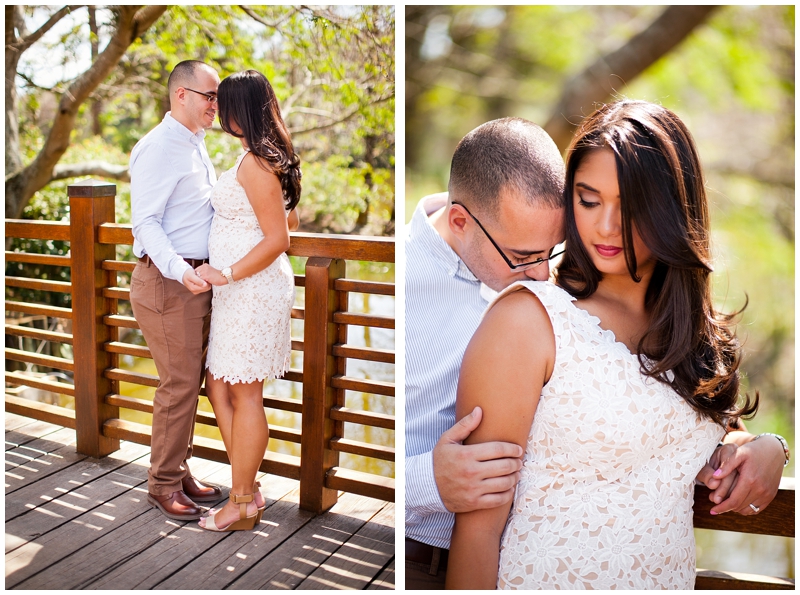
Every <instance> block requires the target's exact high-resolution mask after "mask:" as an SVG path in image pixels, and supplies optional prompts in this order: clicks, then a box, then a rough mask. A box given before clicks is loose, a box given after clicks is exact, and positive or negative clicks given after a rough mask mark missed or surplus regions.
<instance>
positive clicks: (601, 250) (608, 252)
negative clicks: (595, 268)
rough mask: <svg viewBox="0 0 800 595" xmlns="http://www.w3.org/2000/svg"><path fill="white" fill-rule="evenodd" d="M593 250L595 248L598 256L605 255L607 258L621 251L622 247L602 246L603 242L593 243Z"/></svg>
mask: <svg viewBox="0 0 800 595" xmlns="http://www.w3.org/2000/svg"><path fill="white" fill-rule="evenodd" d="M594 248H595V250H597V252H598V254H600V256H605V257H607V258H611V257H612V256H616V255H617V254H619V253H620V252H622V248H618V247H617V246H604V245H603V244H595V245H594Z"/></svg>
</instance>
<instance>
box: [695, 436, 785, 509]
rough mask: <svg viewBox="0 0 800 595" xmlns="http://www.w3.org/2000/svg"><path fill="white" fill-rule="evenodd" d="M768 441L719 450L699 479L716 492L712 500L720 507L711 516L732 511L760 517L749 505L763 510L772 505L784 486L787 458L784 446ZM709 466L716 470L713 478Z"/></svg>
mask: <svg viewBox="0 0 800 595" xmlns="http://www.w3.org/2000/svg"><path fill="white" fill-rule="evenodd" d="M768 438H769V436H764V437H763V438H759V439H758V440H755V441H752V440H751V441H750V442H747V443H746V444H743V445H741V446H737V445H736V444H725V445H724V446H721V447H720V448H718V449H717V450H716V452H715V453H714V455H713V456H712V457H711V460H710V461H709V464H708V465H706V467H704V468H703V471H701V472H700V475H698V479H700V481H704V483H706V485H707V486H708V487H709V488H710V489H712V490H713V492H712V493H711V496H710V498H711V501H712V502H716V504H717V505H716V506H714V508H712V509H711V514H722V513H723V512H729V511H731V510H733V511H735V512H738V513H739V514H744V515H751V514H757V513H756V512H755V511H754V510H753V509H752V508H751V507H750V504H753V505H755V506H756V507H758V508H759V510H764V508H766V507H767V505H768V504H769V503H770V502H772V500H773V499H774V498H775V495H776V494H777V493H778V487H779V486H780V483H781V475H782V474H783V463H784V460H785V456H784V454H783V447H782V446H781V443H780V442H779V441H778V440H775V439H774V438H773V439H771V440H769V439H768ZM773 442H774V444H772V443H773ZM709 466H710V467H711V468H715V469H716V471H714V472H713V474H711V475H710V477H709V473H708V470H709ZM704 478H705V479H704ZM717 482H718V483H717ZM725 498H727V499H725Z"/></svg>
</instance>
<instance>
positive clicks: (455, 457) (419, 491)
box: [406, 407, 522, 522]
mask: <svg viewBox="0 0 800 595" xmlns="http://www.w3.org/2000/svg"><path fill="white" fill-rule="evenodd" d="M482 416H483V412H482V411H481V409H480V407H476V408H475V410H473V411H472V413H470V414H469V415H467V416H465V417H464V418H463V419H461V420H460V421H458V422H457V423H456V424H455V425H454V426H453V427H452V428H450V429H449V430H447V431H446V432H445V433H444V434H442V437H441V438H440V439H439V442H438V443H437V444H436V446H435V447H434V449H433V451H431V452H426V453H423V454H420V455H416V456H411V457H406V477H407V478H408V481H407V482H406V514H407V515H408V516H409V518H410V519H412V522H413V519H414V518H422V517H425V516H427V515H430V514H435V513H440V512H469V511H472V510H478V509H481V508H494V507H496V506H500V505H502V504H506V503H508V502H510V501H511V499H512V498H513V497H514V486H515V485H516V484H517V481H519V470H520V469H521V468H522V461H521V460H520V458H519V457H521V456H522V449H521V448H520V447H519V445H517V444H512V443H510V442H487V443H483V444H474V445H464V444H461V442H462V441H463V440H466V439H467V437H469V435H470V434H471V433H472V432H473V431H475V429H476V428H477V427H478V425H479V424H480V422H481V419H482Z"/></svg>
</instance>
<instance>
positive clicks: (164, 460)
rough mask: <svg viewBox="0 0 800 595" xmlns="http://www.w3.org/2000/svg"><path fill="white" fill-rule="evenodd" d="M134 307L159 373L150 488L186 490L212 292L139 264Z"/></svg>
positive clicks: (133, 288) (133, 291) (163, 492)
mask: <svg viewBox="0 0 800 595" xmlns="http://www.w3.org/2000/svg"><path fill="white" fill-rule="evenodd" d="M131 307H132V308H133V315H134V316H135V317H136V321H137V322H138V323H139V327H140V328H141V329H142V334H143V335H144V338H145V341H147V346H148V347H149V348H150V353H151V354H152V356H153V361H154V362H155V365H156V370H158V376H159V383H158V388H157V389H156V394H155V398H154V400H153V430H152V440H151V442H150V470H149V472H148V481H147V490H148V491H149V492H150V493H151V494H154V495H159V496H160V495H166V494H171V493H172V492H176V491H178V490H181V489H182V488H181V480H182V479H183V478H184V477H185V476H187V475H189V467H188V464H187V463H186V461H187V459H189V458H190V457H191V456H192V438H193V434H194V419H195V415H196V413H197V402H198V392H199V390H200V385H201V383H202V378H203V371H204V367H205V356H206V348H207V346H208V331H209V328H210V325H211V292H210V291H207V292H205V293H201V294H199V295H194V294H193V293H192V292H190V291H189V290H188V289H186V287H184V285H183V284H182V283H180V282H179V281H174V280H172V279H167V278H165V277H164V276H163V275H162V274H161V272H160V271H159V270H158V268H157V267H156V266H155V265H154V264H152V262H150V263H147V264H145V263H143V262H139V263H137V264H136V269H135V270H134V271H133V275H132V277H131Z"/></svg>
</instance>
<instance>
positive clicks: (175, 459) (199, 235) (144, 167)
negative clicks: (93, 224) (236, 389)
mask: <svg viewBox="0 0 800 595" xmlns="http://www.w3.org/2000/svg"><path fill="white" fill-rule="evenodd" d="M218 86H219V76H218V75H217V73H216V72H215V71H214V70H213V69H212V68H211V67H210V66H208V65H207V64H204V63H203V62H199V61H196V60H187V61H184V62H181V63H179V64H178V65H176V66H175V68H174V70H173V71H172V73H171V74H170V78H169V83H168V90H169V94H170V112H168V113H167V115H166V116H164V120H163V121H162V122H161V124H159V125H158V126H156V127H155V128H154V129H153V130H151V131H150V132H149V133H148V134H147V135H145V136H144V138H142V139H141V140H140V141H139V142H138V143H137V144H136V146H135V147H134V148H133V151H132V153H131V164H130V172H131V212H132V220H133V237H134V243H133V251H134V253H135V254H136V256H137V257H139V262H138V263H137V265H136V269H135V270H134V272H133V275H132V277H131V306H132V308H133V314H134V316H135V317H136V320H137V322H138V323H139V327H140V328H141V330H142V334H143V335H144V338H145V340H146V341H147V346H148V348H149V349H150V352H151V354H152V356H153V361H154V362H155V364H156V369H157V370H158V376H159V385H158V388H157V389H156V393H155V397H154V400H153V427H152V438H151V453H150V470H149V472H148V482H147V491H148V497H147V500H148V502H149V503H150V504H151V505H152V506H154V507H156V508H158V509H159V510H161V512H163V513H164V514H165V515H166V516H168V517H170V518H174V519H177V520H189V519H197V518H199V517H200V515H201V512H202V511H201V509H200V508H199V507H198V506H197V505H196V504H195V502H211V501H215V500H217V499H219V498H220V497H221V490H220V489H219V488H218V487H212V486H207V485H205V484H202V483H200V482H198V481H197V480H195V479H194V478H193V477H192V475H191V472H190V471H189V466H188V463H187V460H188V459H189V458H190V457H191V454H192V436H193V433H194V419H195V414H196V411H197V401H198V391H199V389H200V384H201V379H202V373H203V360H204V357H205V349H206V345H207V343H208V331H209V325H210V318H211V292H210V291H209V290H210V289H211V286H210V285H209V284H208V283H206V282H205V281H203V280H202V279H201V278H200V277H199V276H197V274H196V273H195V271H194V269H195V267H198V266H200V265H201V264H203V263H205V262H208V232H209V229H210V227H211V219H212V217H213V215H214V210H213V208H212V207H211V200H210V198H211V191H212V189H213V187H214V184H215V182H216V181H217V177H216V174H215V172H214V166H213V165H212V163H211V160H210V159H209V156H208V152H207V151H206V147H205V144H204V142H203V137H204V136H205V129H206V128H210V127H211V125H212V124H213V123H214V118H215V116H216V113H217V97H216V92H217V87H218Z"/></svg>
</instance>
